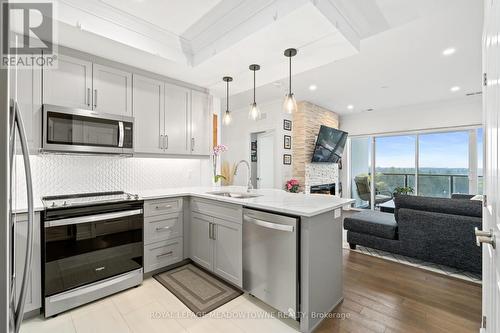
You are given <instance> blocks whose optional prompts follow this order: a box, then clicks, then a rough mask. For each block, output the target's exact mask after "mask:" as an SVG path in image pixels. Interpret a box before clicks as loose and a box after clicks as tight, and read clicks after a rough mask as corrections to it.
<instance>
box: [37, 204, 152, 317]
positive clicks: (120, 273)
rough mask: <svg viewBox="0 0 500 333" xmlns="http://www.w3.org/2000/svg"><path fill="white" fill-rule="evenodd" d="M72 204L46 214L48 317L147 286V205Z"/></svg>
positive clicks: (49, 210) (44, 289) (44, 286)
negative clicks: (145, 253) (144, 230)
mask: <svg viewBox="0 0 500 333" xmlns="http://www.w3.org/2000/svg"><path fill="white" fill-rule="evenodd" d="M54 202H56V201H54ZM70 202H71V201H64V203H66V204H62V205H55V206H54V207H56V208H47V209H46V210H45V211H44V213H43V230H42V234H43V236H42V241H43V249H44V250H43V258H42V260H43V294H44V310H45V316H46V317H49V316H53V315H55V314H58V313H60V312H63V311H65V310H68V309H70V308H73V307H76V306H79V305H82V304H85V303H87V302H90V301H93V300H95V299H98V298H101V297H104V296H107V295H110V294H113V293H116V292H118V291H120V290H123V289H126V288H130V287H132V286H134V285H137V284H140V283H142V275H143V249H144V245H143V225H144V221H143V202H142V201H138V200H133V199H131V200H129V201H123V202H122V201H116V202H107V203H100V204H92V205H72V204H71V203H70Z"/></svg>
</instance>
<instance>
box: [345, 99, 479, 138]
mask: <svg viewBox="0 0 500 333" xmlns="http://www.w3.org/2000/svg"><path fill="white" fill-rule="evenodd" d="M482 112H483V111H482V98H481V96H473V97H465V98H462V99H459V100H452V101H444V102H434V103H426V104H419V105H410V106H403V107H399V108H395V109H389V110H375V111H372V112H361V113H356V114H352V115H344V116H341V117H340V129H341V130H343V131H346V132H348V133H349V135H364V134H380V133H390V132H403V131H412V130H422V129H438V128H446V127H457V126H469V125H479V124H481V123H482Z"/></svg>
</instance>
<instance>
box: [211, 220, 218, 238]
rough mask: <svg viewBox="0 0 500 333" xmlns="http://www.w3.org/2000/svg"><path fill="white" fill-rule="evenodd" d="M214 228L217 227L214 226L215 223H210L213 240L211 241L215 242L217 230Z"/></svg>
mask: <svg viewBox="0 0 500 333" xmlns="http://www.w3.org/2000/svg"><path fill="white" fill-rule="evenodd" d="M216 227H217V226H216V225H215V223H212V239H213V240H216V239H217V235H216V234H217V232H216V231H217V228H216Z"/></svg>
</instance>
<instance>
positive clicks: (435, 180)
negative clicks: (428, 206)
mask: <svg viewBox="0 0 500 333" xmlns="http://www.w3.org/2000/svg"><path fill="white" fill-rule="evenodd" d="M418 177H419V181H418V183H419V185H418V187H419V189H418V194H419V195H424V196H435V197H451V194H452V193H469V176H468V175H464V174H419V175H418ZM375 180H376V184H377V189H378V190H387V191H390V192H392V191H394V188H396V187H412V188H413V189H414V190H416V189H415V174H414V173H386V172H377V173H376V177H375ZM478 187H479V189H480V190H481V188H482V176H479V177H478Z"/></svg>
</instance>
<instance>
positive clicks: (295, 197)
mask: <svg viewBox="0 0 500 333" xmlns="http://www.w3.org/2000/svg"><path fill="white" fill-rule="evenodd" d="M212 191H229V192H238V193H241V192H246V188H245V187H243V186H227V187H180V188H167V189H157V190H142V191H141V190H139V191H126V192H130V193H134V194H136V193H137V194H139V196H140V198H141V199H143V200H152V199H161V198H169V197H181V196H182V197H187V196H193V197H198V198H206V199H211V200H216V201H221V202H228V203H232V204H238V205H242V206H245V207H249V208H257V209H264V210H269V211H273V212H277V213H285V214H290V215H296V216H305V217H312V216H315V215H319V214H322V213H325V212H328V211H332V210H334V209H338V208H341V207H345V206H349V205H350V204H351V203H353V202H354V200H353V199H342V198H338V197H335V196H332V195H323V194H303V193H289V192H286V191H284V190H277V189H259V190H252V191H251V193H253V194H257V195H259V196H258V197H255V198H247V199H238V198H231V197H223V196H218V195H214V194H209V193H207V192H212ZM34 204H35V211H42V210H43V209H44V207H43V204H42V201H41V200H40V199H39V198H35V200H34ZM26 206H27V205H26V199H25V198H22V199H19V200H18V202H17V203H16V204H14V211H15V212H16V213H25V212H26V209H27V208H26Z"/></svg>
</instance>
